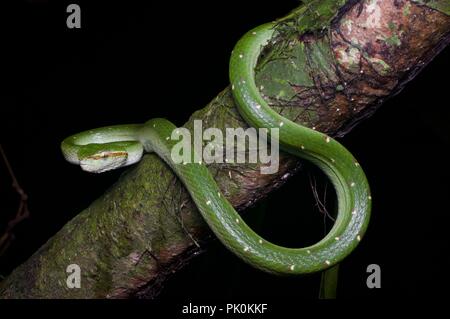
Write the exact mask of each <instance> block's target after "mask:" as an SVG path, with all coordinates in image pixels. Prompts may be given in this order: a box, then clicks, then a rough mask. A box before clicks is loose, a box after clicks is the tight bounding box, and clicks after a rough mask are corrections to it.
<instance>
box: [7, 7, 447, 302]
mask: <svg viewBox="0 0 450 319" xmlns="http://www.w3.org/2000/svg"><path fill="white" fill-rule="evenodd" d="M77 3H78V4H80V6H81V12H82V17H81V19H82V28H81V29H72V30H69V29H68V28H67V27H66V17H67V13H66V6H67V4H68V3H63V2H59V1H43V0H41V1H14V2H13V1H11V4H12V5H11V6H8V7H7V8H5V9H4V10H2V16H3V17H2V22H3V23H5V26H4V27H2V31H1V34H2V37H1V38H2V42H3V43H2V51H3V53H6V57H4V58H3V59H2V61H3V63H2V77H3V79H4V81H3V82H4V83H3V84H2V87H3V88H4V89H5V90H4V91H5V93H4V94H2V96H1V104H0V119H1V125H0V143H1V144H2V145H3V147H4V149H5V151H6V152H7V155H8V156H9V159H10V161H11V163H12V165H13V168H14V170H15V172H16V175H17V177H18V179H19V181H20V182H21V184H22V186H23V188H24V189H25V190H26V192H27V193H28V195H29V205H30V211H31V214H32V217H31V218H30V219H29V220H27V221H25V222H24V223H22V224H21V225H20V227H18V228H17V229H16V232H15V235H16V240H15V241H14V243H13V245H12V246H11V247H10V248H9V250H8V251H7V253H6V254H5V255H4V256H1V257H0V274H1V275H3V276H5V275H7V274H8V273H9V272H10V271H11V270H12V269H13V268H14V267H16V266H17V265H18V264H20V263H22V262H23V261H25V260H26V259H27V258H28V257H29V256H30V255H31V254H32V253H33V252H35V251H36V250H37V249H38V248H39V247H40V246H41V245H42V244H44V243H45V242H46V241H47V240H48V239H49V238H50V237H51V236H52V235H53V234H55V233H56V232H57V231H58V230H59V229H60V228H61V227H62V226H63V225H64V224H65V223H66V222H67V221H69V220H70V219H71V218H72V217H74V216H75V215H76V214H77V213H78V212H79V211H80V210H82V209H83V208H85V207H86V206H87V205H89V203H90V202H92V201H93V200H94V199H95V198H97V197H98V196H100V195H101V194H102V193H103V192H104V190H105V189H106V188H107V187H108V186H109V185H111V184H112V183H113V182H114V181H115V180H117V178H118V176H119V175H120V174H121V171H115V172H110V173H105V174H103V175H89V174H87V173H84V172H82V171H81V170H80V169H79V168H77V167H75V166H72V165H70V164H68V163H66V162H65V161H64V160H63V158H62V155H61V154H60V150H59V143H60V142H61V140H62V139H63V138H64V137H66V136H68V135H70V134H73V133H76V132H78V131H81V130H85V129H89V128H93V127H100V126H104V125H112V124H120V123H141V122H144V121H146V120H147V119H149V118H153V117H165V118H168V119H170V120H171V121H173V122H174V123H175V124H177V125H182V124H183V123H184V122H185V121H186V120H187V119H188V117H189V115H190V114H191V113H192V112H193V111H195V110H197V109H199V108H202V107H204V106H205V105H206V104H207V103H208V102H209V101H210V100H211V99H212V98H213V97H215V95H216V94H217V93H218V92H219V91H220V90H222V89H223V88H224V87H225V86H227V84H228V58H229V54H230V52H231V50H232V48H233V46H234V44H235V42H236V41H237V40H238V39H239V37H240V36H241V35H242V34H243V33H245V32H246V31H247V30H249V29H250V28H252V27H254V26H256V25H259V24H262V23H264V22H267V21H270V20H273V19H275V18H277V17H280V16H282V15H284V14H285V13H287V12H288V11H289V10H291V9H292V8H294V7H295V6H296V5H297V1H295V0H284V1H277V2H272V3H271V2H269V1H257V0H246V1H242V0H227V1H226V2H220V3H219V2H216V1H209V2H196V1H190V2H186V1H177V2H174V1H165V2H157V3H154V2H151V3H150V2H149V3H147V4H146V5H143V4H140V5H139V6H138V5H136V4H132V3H131V2H126V3H125V2H124V3H120V4H119V3H114V4H113V3H112V2H100V1H96V2H95V3H94V1H90V2H88V1H78V2H77ZM449 71H450V50H448V49H446V50H444V52H443V53H442V54H440V55H439V56H438V57H437V58H436V59H435V60H434V61H433V62H432V63H431V64H430V65H429V66H428V67H427V68H426V69H425V70H424V71H423V72H422V73H421V74H420V75H419V76H418V77H417V78H416V79H415V80H414V81H413V82H412V83H410V84H409V85H408V86H407V87H406V89H405V90H404V91H403V92H402V93H401V94H400V95H398V96H396V97H395V98H393V99H391V100H389V101H388V102H387V103H385V104H384V105H383V107H382V108H380V109H379V110H378V112H377V113H376V114H375V115H374V116H373V117H371V118H370V119H368V120H366V121H365V122H363V123H362V124H360V125H359V126H358V127H356V128H355V129H354V130H353V131H352V132H351V133H350V134H348V135H347V136H346V137H345V138H343V139H341V141H342V143H343V144H344V145H346V146H347V147H348V148H349V150H350V151H351V152H352V153H353V154H354V155H355V156H356V158H358V159H359V161H360V163H361V164H362V166H363V167H364V169H365V171H366V174H367V177H368V179H369V182H370V184H371V187H372V192H373V198H374V199H373V205H374V206H373V215H372V216H373V217H372V221H371V224H370V227H369V230H368V233H367V235H366V237H365V239H364V240H363V242H362V243H361V244H360V246H359V247H358V248H357V249H356V250H355V251H354V253H353V254H352V255H351V256H350V257H349V258H347V259H346V260H345V261H344V262H343V263H342V267H341V277H340V283H339V291H338V293H339V296H340V297H341V298H353V297H367V298H375V297H394V298H398V297H411V296H414V297H434V296H436V297H442V296H444V294H445V292H444V291H445V289H441V288H445V286H447V285H448V284H449V283H450V282H449V278H448V274H447V271H448V269H449V266H450V262H449V256H448V244H449V240H448V230H447V229H448V227H449V224H448V212H449V209H448V196H449V194H450V192H449V191H450V187H449V184H448V181H449V178H450V174H449V170H448V166H447V163H448V159H449V157H448V155H447V152H446V151H447V149H448V147H449V146H450V132H449V125H448V119H449V118H450V117H449V113H450V111H449V102H448V101H446V98H447V93H448V80H447V77H446V75H447V74H448V72H449ZM2 165H3V163H0V199H1V204H0V226H1V228H0V232H1V230H2V229H3V228H4V226H5V223H6V222H7V220H8V219H9V218H10V217H11V216H12V215H13V214H14V213H15V208H16V206H15V205H16V203H17V196H16V195H15V193H14V192H13V191H12V190H11V188H10V181H9V177H8V176H7V174H6V170H5V169H4V166H2ZM311 174H313V175H320V172H317V170H315V168H313V167H311V166H309V165H308V166H306V167H305V170H303V171H302V172H300V173H299V174H298V176H296V177H294V178H292V179H291V180H290V181H289V182H288V183H287V185H285V186H284V187H283V188H282V189H280V190H278V191H276V192H275V193H273V194H272V195H271V196H270V198H269V199H268V200H267V201H265V202H264V203H262V204H260V205H258V207H256V208H254V209H252V210H249V211H248V212H247V213H246V220H248V221H249V223H251V224H253V225H255V227H258V228H259V229H260V231H261V233H262V234H264V235H265V236H266V237H267V238H268V239H271V240H273V241H275V242H276V243H279V244H285V245H288V246H304V245H307V244H311V243H313V242H314V241H317V240H318V239H320V238H321V236H322V235H323V231H324V230H323V223H322V216H321V215H320V213H319V212H318V211H317V210H316V209H312V208H311V207H314V201H313V199H312V195H311V189H310V186H309V177H308V176H309V175H311ZM319 181H321V183H322V184H323V180H322V179H321V178H320V176H319ZM322 186H323V185H322ZM263 208H265V210H266V214H265V215H264V217H263V218H262V219H261V218H258V217H255V216H258V213H261V210H263ZM258 210H259V211H258ZM369 264H379V265H380V266H381V270H382V279H381V284H382V288H381V289H372V290H371V289H368V288H367V286H366V278H367V275H368V274H367V273H366V267H367V266H368V265H369ZM318 282H319V275H313V276H308V277H301V278H291V277H290V278H280V277H274V276H271V275H266V274H264V273H261V272H259V271H256V270H253V269H252V268H250V267H249V266H247V265H245V264H243V263H242V262H241V261H240V260H238V259H237V258H236V257H234V256H233V255H232V254H230V253H229V252H227V251H226V250H225V248H223V247H222V246H221V245H220V244H219V243H212V244H211V245H210V247H209V249H208V252H207V253H206V254H203V255H202V256H200V257H198V258H196V259H195V260H194V261H193V262H192V263H191V264H190V265H189V266H188V267H186V269H184V270H183V271H181V272H179V273H178V274H177V275H175V276H174V277H173V278H172V279H171V280H170V281H169V282H168V283H167V285H166V288H165V289H164V290H163V293H162V294H161V296H160V300H161V301H166V302H172V301H173V300H178V301H184V300H187V299H189V298H193V299H199V300H210V299H214V300H219V301H221V300H230V299H233V300H236V301H238V302H239V301H241V302H244V301H246V300H253V301H256V302H270V301H273V300H277V299H279V298H284V299H289V298H295V299H296V300H301V299H302V298H306V299H313V298H316V297H317V294H318V292H317V291H318Z"/></svg>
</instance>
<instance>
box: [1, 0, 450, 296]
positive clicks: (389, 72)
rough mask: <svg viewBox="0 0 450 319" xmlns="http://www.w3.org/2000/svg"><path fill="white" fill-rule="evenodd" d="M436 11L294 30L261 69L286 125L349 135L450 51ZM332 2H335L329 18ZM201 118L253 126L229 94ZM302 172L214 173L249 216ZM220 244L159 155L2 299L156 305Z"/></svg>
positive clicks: (134, 171)
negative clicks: (211, 244) (171, 280)
mask: <svg viewBox="0 0 450 319" xmlns="http://www.w3.org/2000/svg"><path fill="white" fill-rule="evenodd" d="M331 2H334V1H331ZM425 2H426V1H407V0H370V1H365V0H361V1H356V0H351V1H348V2H347V4H346V5H345V6H344V7H342V8H341V9H340V12H339V14H338V15H337V16H336V18H335V19H334V20H333V23H332V24H331V27H330V28H329V29H325V30H317V31H316V32H312V33H306V34H302V35H299V34H298V33H295V32H294V33H289V32H286V33H283V32H282V33H281V35H280V36H279V37H278V38H277V39H276V43H274V44H273V45H272V46H271V49H270V50H266V52H265V58H264V59H262V61H263V63H261V64H260V65H259V67H258V69H257V83H258V86H260V87H261V92H262V93H263V94H264V96H265V97H266V99H267V100H268V101H269V102H270V104H271V106H272V107H273V108H274V109H276V110H277V111H279V112H280V113H282V114H283V116H285V117H287V118H290V119H293V120H295V121H296V122H297V123H300V124H303V125H306V126H309V127H315V128H316V129H317V130H320V131H322V132H326V133H328V134H330V135H334V136H342V135H344V134H345V133H347V132H348V131H349V130H350V129H351V128H352V127H353V126H354V125H355V124H357V123H358V122H360V121H361V120H362V119H364V118H367V117H368V116H370V115H371V114H372V113H373V112H374V111H375V110H376V108H377V107H378V106H379V105H380V104H381V103H382V102H384V101H385V100H386V99H387V98H389V97H391V96H393V95H394V94H396V93H398V92H399V91H400V90H401V89H402V88H403V87H404V85H405V84H406V83H407V82H408V81H410V80H411V79H412V78H413V77H414V76H415V75H416V74H417V73H418V72H419V71H420V70H421V69H422V68H423V67H424V66H425V65H426V64H427V63H428V62H429V61H431V60H432V58H433V57H434V56H435V55H436V54H438V53H439V52H440V50H441V49H442V48H443V47H444V46H445V45H447V44H448V42H449V40H450V33H449V32H450V17H449V16H448V14H449V12H448V11H447V9H448V6H446V5H445V3H446V2H445V1H438V0H432V1H431V2H432V5H430V6H427V4H426V3H425ZM329 3H330V1H323V5H322V7H320V8H319V9H320V10H322V9H326V6H327V5H329ZM447 3H448V1H447ZM321 12H322V11H321ZM311 14H314V12H312V13H311V12H309V13H305V16H304V17H303V18H302V19H306V18H309V19H311V18H312V17H313V16H312V15H311ZM305 21H306V20H305ZM194 119H201V120H203V126H204V128H207V127H217V128H221V129H225V128H226V127H246V124H245V123H244V122H243V120H242V119H241V117H240V116H239V114H238V112H237V110H236V108H235V105H234V101H233V99H232V96H231V94H230V89H229V88H227V89H225V90H224V91H223V92H221V93H220V94H219V95H218V96H217V97H216V98H215V99H214V100H213V101H212V102H211V103H210V104H209V105H208V106H206V107H205V108H204V109H202V110H200V111H197V112H195V113H194V114H193V115H192V117H191V118H190V120H189V121H188V122H187V123H186V125H185V127H187V128H189V129H192V128H193V120H194ZM299 167H300V161H299V160H298V159H296V158H293V157H291V156H289V155H287V154H281V155H280V168H279V171H278V172H277V173H276V174H272V175H261V174H260V170H259V165H254V164H245V165H243V164H212V165H210V166H209V168H210V169H211V171H212V172H213V174H214V176H215V178H216V181H217V183H218V185H219V186H220V188H221V189H222V191H223V193H224V195H225V196H226V197H227V198H228V199H229V200H230V201H231V203H232V204H233V205H234V206H235V207H236V208H237V209H238V210H243V209H245V208H246V207H249V206H251V205H253V204H254V203H255V202H257V201H258V200H260V199H261V198H264V197H266V196H267V195H268V194H269V193H270V192H271V191H273V190H274V189H275V188H277V187H279V186H281V185H282V184H283V183H284V182H285V181H286V179H287V178H288V177H289V176H291V175H292V174H293V173H295V171H296V170H297V169H298V168H299ZM210 237H211V233H210V231H209V229H208V227H207V226H206V224H205V223H204V222H203V220H202V218H201V216H200V215H199V214H198V213H197V210H196V208H195V206H194V205H193V204H192V202H191V201H190V198H189V196H188V194H187V192H186V191H185V189H184V188H183V187H182V185H181V183H180V182H179V181H178V180H177V178H176V176H174V174H173V173H172V171H171V170H170V169H169V168H168V167H167V166H166V165H165V164H164V163H163V162H162V161H161V160H160V159H159V158H158V157H157V156H155V155H147V156H145V158H144V159H143V160H142V161H141V163H140V164H139V165H137V166H135V167H133V168H131V169H129V170H128V171H126V172H125V173H124V174H123V175H122V176H121V178H120V179H119V181H118V182H117V183H116V184H115V185H113V186H112V187H111V188H110V189H109V190H108V191H107V192H106V193H105V194H104V195H103V196H102V197H100V198H99V199H98V200H96V201H95V202H94V203H92V204H91V205H90V206H89V207H88V208H87V209H86V210H84V211H83V212H81V213H80V214H79V215H78V216H76V217H75V218H74V219H73V220H71V221H70V222H68V223H67V224H66V225H65V226H64V227H63V228H62V229H61V230H60V231H59V232H58V233H57V234H56V235H55V236H54V237H53V238H51V239H50V240H49V241H48V242H47V243H46V244H45V245H44V246H43V247H41V248H40V249H39V250H38V251H37V252H36V253H35V254H34V255H33V256H31V257H30V258H29V259H28V261H26V262H25V263H24V264H22V265H21V266H19V267H18V268H17V269H16V270H15V271H13V273H12V274H11V275H10V276H9V277H8V278H7V279H6V280H5V281H4V282H3V283H2V285H1V287H0V296H1V297H3V298H124V297H147V298H148V297H154V296H156V295H157V294H158V292H159V291H160V289H161V287H162V284H163V283H164V281H165V280H166V279H167V278H168V276H170V274H172V273H173V272H176V271H177V270H178V269H180V268H182V267H183V266H184V265H186V264H187V263H188V262H189V260H190V259H191V258H193V257H194V256H196V255H198V254H199V253H200V252H202V251H203V248H202V247H204V244H205V242H206V241H208V239H209V238H210ZM197 244H198V245H197ZM73 263H75V264H78V265H79V266H80V267H81V270H82V283H81V289H69V288H67V285H66V278H67V273H66V267H67V266H68V265H69V264H73Z"/></svg>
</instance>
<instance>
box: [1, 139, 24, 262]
mask: <svg viewBox="0 0 450 319" xmlns="http://www.w3.org/2000/svg"><path fill="white" fill-rule="evenodd" d="M0 154H1V157H2V159H3V162H4V163H5V166H6V169H7V171H8V173H9V176H10V177H11V180H12V187H13V189H14V190H15V191H16V193H17V194H18V195H19V198H20V199H19V207H18V209H17V213H16V215H15V216H14V217H13V218H12V219H11V220H10V221H9V222H8V225H7V226H6V230H5V232H4V233H3V235H1V236H0V256H2V255H3V254H4V253H5V251H6V250H7V249H8V248H9V246H10V245H11V243H12V241H13V240H14V238H15V237H14V233H13V230H14V227H16V226H17V225H18V224H19V223H20V222H22V221H23V220H25V219H27V218H29V217H30V211H29V210H28V195H27V194H26V193H25V191H24V190H23V188H22V187H21V186H20V184H19V182H18V180H17V178H16V175H15V174H14V171H13V169H12V167H11V164H10V163H9V160H8V157H7V156H6V153H5V151H4V150H3V147H2V145H1V144H0Z"/></svg>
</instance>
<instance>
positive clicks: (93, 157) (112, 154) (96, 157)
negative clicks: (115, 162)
mask: <svg viewBox="0 0 450 319" xmlns="http://www.w3.org/2000/svg"><path fill="white" fill-rule="evenodd" d="M127 156H128V153H127V152H123V151H119V152H102V153H99V154H95V155H91V156H88V157H87V158H88V159H90V160H101V159H105V158H114V157H127Z"/></svg>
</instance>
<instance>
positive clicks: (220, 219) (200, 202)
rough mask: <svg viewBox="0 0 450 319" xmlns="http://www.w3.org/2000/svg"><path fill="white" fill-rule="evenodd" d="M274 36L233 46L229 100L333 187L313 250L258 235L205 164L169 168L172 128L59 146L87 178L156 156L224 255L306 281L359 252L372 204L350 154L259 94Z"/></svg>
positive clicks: (121, 132) (263, 34)
mask: <svg viewBox="0 0 450 319" xmlns="http://www.w3.org/2000/svg"><path fill="white" fill-rule="evenodd" d="M274 32H275V29H274V24H273V23H269V24H265V25H262V26H260V27H257V28H255V29H253V30H251V31H250V32H248V33H247V34H246V35H245V36H244V37H242V39H241V40H239V42H238V43H237V44H236V47H235V48H234V51H233V53H232V56H231V59H230V81H231V86H232V91H233V96H234V99H235V101H236V104H237V107H238V110H239V112H240V114H241V115H242V117H243V118H244V119H245V121H246V122H247V123H248V124H249V125H251V126H253V127H255V128H268V129H270V128H279V139H280V147H281V149H282V150H284V151H286V152H289V153H291V154H293V155H295V156H298V157H301V158H304V159H306V160H308V161H311V162H313V163H314V164H315V165H317V166H318V167H319V168H320V169H321V170H323V172H324V173H325V174H326V175H327V176H328V177H329V179H330V180H331V182H332V183H333V185H334V188H335V190H336V193H337V199H338V214H337V218H336V222H335V224H334V226H333V228H332V229H331V231H330V232H329V233H328V234H327V235H326V236H325V238H323V239H322V240H321V241H319V242H318V243H316V244H314V245H312V246H309V247H305V248H286V247H280V246H278V245H275V244H273V243H270V242H268V241H266V240H265V239H264V238H262V237H260V236H259V235H258V234H256V233H255V232H254V231H253V230H252V229H250V228H249V227H248V226H247V224H246V223H245V222H244V221H243V220H242V219H241V217H240V216H239V214H238V213H237V212H236V211H235V209H234V208H233V206H232V205H231V204H230V203H229V202H228V200H227V199H226V198H225V197H224V196H223V195H222V194H221V192H220V189H219V188H218V186H217V184H216V182H215V181H214V179H213V177H212V175H211V173H210V172H209V170H208V168H207V167H206V166H205V165H204V164H202V163H198V162H197V163H196V162H194V161H191V162H189V163H181V164H176V163H174V162H173V161H172V159H171V148H172V147H173V146H174V145H175V143H176V142H175V141H172V140H171V139H170V136H171V134H172V131H173V130H175V129H176V127H175V126H174V125H173V124H172V123H170V122H169V121H167V120H165V119H152V120H150V121H148V122H147V123H145V124H142V125H119V126H111V127H106V128H100V129H95V130H92V131H87V132H82V133H79V134H76V135H73V136H71V137H69V138H67V139H65V140H64V141H63V143H62V151H63V154H64V156H65V158H66V159H67V160H68V161H69V162H72V163H75V164H79V165H81V166H82V168H83V169H84V170H87V171H91V172H102V171H105V170H109V169H114V168H117V167H121V166H125V165H130V164H133V163H135V162H137V161H139V159H140V158H141V156H142V153H143V151H144V150H145V152H155V153H156V154H158V156H159V157H161V158H162V159H163V160H164V161H165V162H166V163H167V164H168V165H169V166H170V167H171V169H172V170H173V171H174V172H175V173H176V175H177V176H178V177H179V178H180V180H181V181H182V182H183V184H184V185H185V187H186V189H187V190H188V192H189V193H190V195H191V197H192V199H193V200H194V202H195V204H196V205H197V207H198V209H199V211H200V213H201V214H202V216H203V218H204V219H205V221H206V222H207V223H208V225H209V227H210V228H211V229H212V231H213V232H214V233H215V235H216V236H217V237H218V238H219V239H220V241H221V242H222V243H223V244H224V245H225V246H226V247H227V248H228V249H229V250H231V251H232V252H233V253H234V254H236V255H237V256H239V257H240V258H241V259H242V260H244V261H245V262H247V263H249V264H250V265H252V266H254V267H256V268H259V269H261V270H263V271H266V272H270V273H275V274H306V273H312V272H317V271H322V270H325V269H327V268H329V267H331V266H333V265H335V264H337V263H339V262H340V261H341V260H342V259H343V258H345V257H346V256H347V255H348V254H349V253H350V252H351V251H352V250H353V249H354V248H355V247H356V246H357V245H358V242H359V241H360V240H361V238H362V236H363V235H364V233H365V231H366V228H367V225H368V222H369V217H370V207H371V197H370V191H369V185H368V183H367V180H366V177H365V174H364V172H363V170H362V169H361V167H360V165H359V164H358V162H357V161H356V160H355V159H354V157H353V156H352V155H351V154H350V152H349V151H347V150H346V149H345V148H344V147H343V146H342V145H341V144H339V143H338V142H337V141H335V140H334V139H332V138H330V137H329V136H327V135H325V134H323V133H320V132H317V131H315V130H312V129H309V128H307V127H304V126H301V125H299V124H296V123H294V122H292V121H290V120H288V119H286V118H284V117H282V116H281V115H279V114H278V113H277V112H275V111H274V110H272V109H271V108H270V107H269V105H268V104H267V102H266V101H265V100H264V99H263V98H262V96H261V94H260V93H259V91H258V89H257V87H256V84H255V74H254V73H255V71H254V69H255V66H256V64H257V62H258V57H259V56H260V53H261V50H262V48H264V46H265V45H266V44H267V43H268V41H270V39H271V38H272V37H273V36H274ZM193 156H194V155H193Z"/></svg>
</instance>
